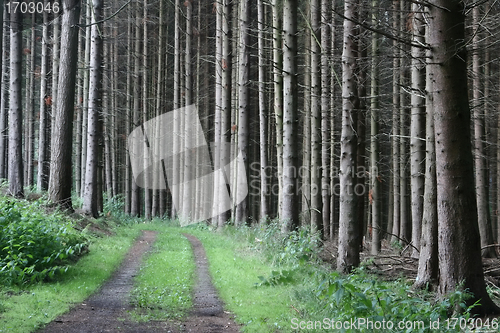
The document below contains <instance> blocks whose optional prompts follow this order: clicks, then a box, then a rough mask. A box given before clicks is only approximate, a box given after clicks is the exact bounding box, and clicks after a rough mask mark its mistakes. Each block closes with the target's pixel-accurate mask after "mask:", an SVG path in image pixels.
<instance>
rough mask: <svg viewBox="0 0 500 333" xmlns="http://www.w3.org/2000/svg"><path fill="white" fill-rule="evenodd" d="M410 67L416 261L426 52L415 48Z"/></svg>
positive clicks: (415, 37)
mask: <svg viewBox="0 0 500 333" xmlns="http://www.w3.org/2000/svg"><path fill="white" fill-rule="evenodd" d="M423 10H424V9H423V8H422V6H421V5H419V4H416V3H413V4H412V22H411V27H412V41H413V43H414V44H419V45H423V44H424V43H425V35H424V34H425V25H424V24H425V22H424V21H423V14H422V12H423ZM411 53H412V67H411V85H412V87H411V92H412V94H411V120H410V121H411V126H410V169H411V222H412V231H411V236H412V244H413V246H414V248H413V254H412V256H413V257H414V258H418V257H419V250H418V249H420V236H421V235H422V214H423V206H424V201H423V195H424V170H425V146H424V137H425V64H424V59H425V50H424V49H423V48H421V47H412V49H411Z"/></svg>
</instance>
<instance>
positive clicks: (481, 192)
mask: <svg viewBox="0 0 500 333" xmlns="http://www.w3.org/2000/svg"><path fill="white" fill-rule="evenodd" d="M480 19H481V18H480V13H479V6H474V9H473V10H472V20H473V26H474V28H475V30H474V36H473V38H472V47H473V49H474V52H473V53H472V78H473V79H472V110H473V119H474V165H475V176H476V177H475V184H476V191H475V192H476V201H477V216H478V222H479V233H480V235H481V247H484V246H487V245H491V244H493V230H492V228H491V215H490V206H489V198H488V175H487V172H488V167H487V161H486V156H485V155H486V154H485V153H486V149H485V147H484V140H485V139H486V137H485V129H484V127H485V123H484V114H483V112H482V111H483V110H484V109H483V107H482V105H481V99H482V98H483V96H482V93H481V79H482V78H481V77H480V71H481V69H480V61H481V60H480V53H479V46H480V45H479V40H480V38H481V36H480V33H479V31H478V30H479V29H480V28H479V25H480V23H479V20H480ZM482 255H483V257H485V258H493V257H496V253H495V248H493V247H488V248H486V249H485V250H483V251H482Z"/></svg>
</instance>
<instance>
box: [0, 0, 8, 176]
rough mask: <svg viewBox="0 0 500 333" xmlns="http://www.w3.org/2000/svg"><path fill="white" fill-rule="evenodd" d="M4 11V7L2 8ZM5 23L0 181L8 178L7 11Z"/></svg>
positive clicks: (0, 95) (0, 80)
mask: <svg viewBox="0 0 500 333" xmlns="http://www.w3.org/2000/svg"><path fill="white" fill-rule="evenodd" d="M1 7H2V9H3V7H4V6H3V5H2V6H1ZM2 18H3V22H2V26H1V28H0V29H1V30H2V40H1V41H2V53H1V60H2V68H1V76H0V179H6V178H7V170H8V168H7V149H8V148H7V147H8V144H7V142H8V140H7V138H8V126H9V125H8V122H7V115H8V112H7V105H8V98H9V90H8V89H7V87H8V85H9V84H8V77H9V75H8V72H9V67H8V62H9V58H8V54H9V52H7V47H8V42H9V38H10V32H9V21H10V17H9V14H8V13H7V11H6V10H5V11H4V12H3V14H2Z"/></svg>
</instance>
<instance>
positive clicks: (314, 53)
mask: <svg viewBox="0 0 500 333" xmlns="http://www.w3.org/2000/svg"><path fill="white" fill-rule="evenodd" d="M320 14H321V6H320V1H319V0H312V1H311V31H310V34H311V231H312V232H316V231H320V232H322V231H323V218H322V211H323V207H322V201H321V166H322V164H321V103H320V102H321V44H320V43H321V34H320V32H321V30H320V27H321V20H320Z"/></svg>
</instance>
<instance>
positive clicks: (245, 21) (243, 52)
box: [233, 0, 250, 225]
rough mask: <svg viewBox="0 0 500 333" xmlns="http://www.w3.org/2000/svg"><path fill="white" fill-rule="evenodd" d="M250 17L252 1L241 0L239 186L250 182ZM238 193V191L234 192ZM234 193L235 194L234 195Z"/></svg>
mask: <svg viewBox="0 0 500 333" xmlns="http://www.w3.org/2000/svg"><path fill="white" fill-rule="evenodd" d="M249 19H250V1H249V0H240V14H239V26H240V39H239V44H240V45H239V53H238V56H239V63H238V68H239V77H238V88H239V91H238V101H239V107H238V111H239V112H238V117H239V118H238V148H239V149H238V153H241V155H242V158H243V164H242V167H243V170H238V178H237V179H238V180H237V188H236V191H238V189H240V188H242V187H243V186H244V185H245V184H248V180H247V177H244V176H242V175H246V174H247V171H246V170H248V148H249V146H248V139H249V136H250V133H249V130H250V129H249V128H250V126H249V122H250V119H249V118H250V115H249V113H250V105H249V101H250V96H249V94H250V89H249V87H248V86H249V84H250V80H249V76H248V75H249V67H250V63H249V60H250V59H249V58H250V50H249V47H250V45H249V42H250V37H249V33H248V32H249ZM238 165H240V164H238ZM234 194H236V193H234ZM234 194H233V195H234ZM248 202H249V200H248V196H247V197H246V198H245V199H244V200H243V201H241V202H240V203H238V205H237V206H236V221H235V223H236V224H237V225H242V224H245V223H246V222H247V219H248V215H249V210H248Z"/></svg>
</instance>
